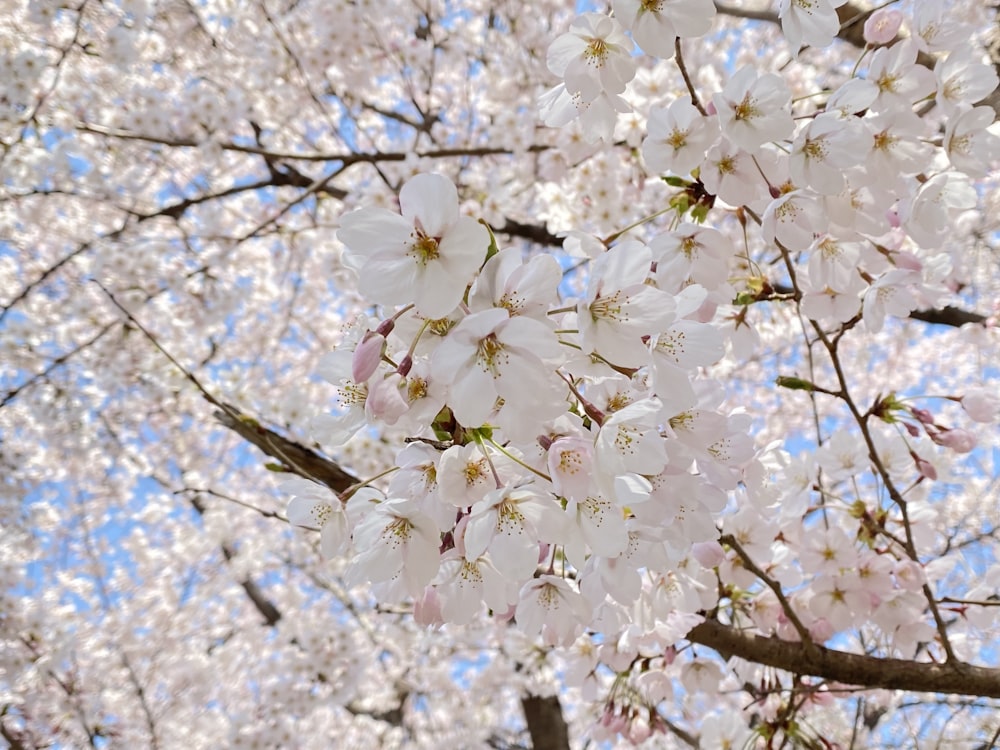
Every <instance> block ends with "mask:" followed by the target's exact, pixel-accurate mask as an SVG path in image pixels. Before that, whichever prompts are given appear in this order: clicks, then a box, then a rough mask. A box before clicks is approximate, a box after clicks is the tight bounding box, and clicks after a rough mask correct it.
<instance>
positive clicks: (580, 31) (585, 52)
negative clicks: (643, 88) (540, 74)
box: [546, 13, 635, 103]
mask: <svg viewBox="0 0 1000 750" xmlns="http://www.w3.org/2000/svg"><path fill="white" fill-rule="evenodd" d="M631 53H632V42H631V41H630V40H629V38H628V37H627V36H625V33H624V30H623V29H622V27H621V24H620V23H619V22H618V21H616V20H615V19H614V18H611V17H609V16H605V15H602V14H600V13H583V14H582V15H579V16H577V17H576V18H575V19H574V20H573V23H572V24H570V30H569V31H568V32H567V33H565V34H563V35H561V36H559V37H557V38H556V39H555V41H553V42H552V44H551V45H549V51H548V56H547V58H546V59H547V63H548V67H549V70H551V71H552V73H554V74H555V75H557V76H559V77H560V78H562V79H563V80H564V82H565V84H566V90H567V91H568V92H569V93H570V94H572V95H574V96H576V95H579V96H580V98H581V101H583V102H585V103H590V102H592V101H594V100H595V99H596V98H597V97H598V96H599V95H600V94H601V93H607V94H612V95H614V94H620V93H622V92H623V91H624V90H625V86H626V84H628V82H629V81H631V80H632V77H633V76H634V75H635V61H634V60H633V59H632V55H631Z"/></svg>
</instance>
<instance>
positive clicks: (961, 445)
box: [931, 429, 976, 453]
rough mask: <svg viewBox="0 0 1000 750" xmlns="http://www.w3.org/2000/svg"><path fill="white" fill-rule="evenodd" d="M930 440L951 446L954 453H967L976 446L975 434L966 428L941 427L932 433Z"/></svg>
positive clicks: (946, 446) (947, 446)
mask: <svg viewBox="0 0 1000 750" xmlns="http://www.w3.org/2000/svg"><path fill="white" fill-rule="evenodd" d="M931 440H933V441H934V442H935V443H937V444H938V445H943V446H944V447H945V448H951V449H952V450H953V451H955V453H968V452H969V451H971V450H972V449H973V448H975V447H976V436H975V435H973V434H972V433H971V432H969V431H968V430H961V429H951V430H948V429H942V430H941V431H940V432H937V433H933V434H932V435H931Z"/></svg>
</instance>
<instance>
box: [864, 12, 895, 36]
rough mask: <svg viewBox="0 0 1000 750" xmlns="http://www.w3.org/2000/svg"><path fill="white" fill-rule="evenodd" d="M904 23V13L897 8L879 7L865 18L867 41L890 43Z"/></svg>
mask: <svg viewBox="0 0 1000 750" xmlns="http://www.w3.org/2000/svg"><path fill="white" fill-rule="evenodd" d="M902 24H903V14H902V13H900V12H899V11H898V10H896V9H895V8H879V9H878V10H877V11H875V12H874V13H872V14H871V15H870V16H868V18H867V19H865V29H864V35H865V41H866V42H868V43H869V44H872V45H875V44H889V42H891V41H893V40H894V39H895V38H896V34H897V33H898V32H899V27H900V26H901V25H902Z"/></svg>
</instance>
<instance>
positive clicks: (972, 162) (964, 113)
mask: <svg viewBox="0 0 1000 750" xmlns="http://www.w3.org/2000/svg"><path fill="white" fill-rule="evenodd" d="M995 119H996V112H995V111H994V110H993V108H992V107H974V108H972V109H962V110H961V111H959V112H958V113H957V114H955V115H953V116H952V117H949V118H948V122H947V123H946V125H945V131H944V148H945V153H947V154H948V159H950V160H951V164H952V166H953V167H955V169H958V170H960V171H962V172H965V173H966V174H967V175H969V176H970V177H984V176H985V175H986V174H987V173H988V171H989V169H990V166H991V165H993V164H996V163H997V162H998V161H1000V135H997V134H995V133H993V132H991V131H990V130H987V128H989V127H990V126H991V125H992V124H993V121H994V120H995Z"/></svg>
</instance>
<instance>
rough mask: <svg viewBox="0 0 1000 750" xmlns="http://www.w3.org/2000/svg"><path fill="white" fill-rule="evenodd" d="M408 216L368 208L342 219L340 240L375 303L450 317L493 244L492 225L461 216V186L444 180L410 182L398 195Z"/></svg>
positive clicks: (439, 177) (422, 178) (427, 177)
mask: <svg viewBox="0 0 1000 750" xmlns="http://www.w3.org/2000/svg"><path fill="white" fill-rule="evenodd" d="M399 205H400V209H401V211H402V216H400V215H397V214H394V213H392V212H390V211H387V210H385V209H382V208H362V209H359V210H357V211H354V212H353V213H350V214H348V215H347V216H345V217H344V218H343V219H342V220H341V226H340V229H339V230H338V232H337V236H338V237H339V238H340V239H341V241H343V243H344V244H345V245H347V247H348V254H347V255H346V260H347V261H348V262H349V263H350V264H352V265H353V266H354V267H356V268H357V269H358V270H359V274H360V279H359V282H358V283H359V288H360V290H361V293H362V294H365V295H367V296H368V297H369V298H370V299H371V301H373V302H377V303H379V304H384V305H398V304H408V303H409V302H411V301H413V303H414V304H415V306H416V309H417V311H418V312H419V313H420V314H422V315H424V316H426V317H428V318H443V317H445V316H446V315H448V314H449V313H450V312H451V311H452V310H454V309H455V307H456V306H457V305H458V303H459V302H460V301H461V299H462V296H463V295H464V294H465V288H466V287H467V286H468V285H469V284H470V283H472V280H473V276H474V274H475V272H476V271H477V270H478V269H479V266H480V264H481V263H482V262H483V260H484V258H485V257H486V248H487V247H488V246H489V244H490V238H489V232H488V231H487V230H486V227H484V226H483V225H481V224H480V223H479V222H477V221H476V220H475V219H472V218H470V217H468V216H460V215H459V212H458V191H457V190H456V189H455V185H454V183H452V181H451V180H449V179H448V178H447V177H444V176H442V175H439V174H422V175H417V176H416V177H413V178H412V179H410V180H409V181H408V182H407V183H406V184H405V185H403V188H402V189H401V190H400V192H399Z"/></svg>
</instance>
